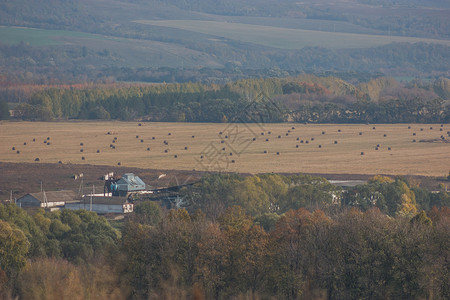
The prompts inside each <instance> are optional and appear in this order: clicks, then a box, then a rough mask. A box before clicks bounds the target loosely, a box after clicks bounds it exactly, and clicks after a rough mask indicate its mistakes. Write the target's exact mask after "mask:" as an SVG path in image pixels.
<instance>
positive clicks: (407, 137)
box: [0, 122, 450, 176]
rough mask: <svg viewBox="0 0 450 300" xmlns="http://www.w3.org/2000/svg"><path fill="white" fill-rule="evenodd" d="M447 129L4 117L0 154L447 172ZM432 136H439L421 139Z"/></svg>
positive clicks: (181, 165)
mask: <svg viewBox="0 0 450 300" xmlns="http://www.w3.org/2000/svg"><path fill="white" fill-rule="evenodd" d="M292 127H295V129H293V128H292ZM374 127H375V129H373V128H374ZM408 127H411V128H410V129H408ZM430 128H432V129H430ZM440 128H442V131H440ZM421 129H422V130H421ZM449 130H450V126H449V125H448V124H445V125H443V127H440V125H437V124H433V125H427V124H394V125H384V124H383V125H380V124H377V125H360V124H359V125H341V124H339V125H337V124H331V125H311V124H307V125H304V124H264V125H258V124H202V123H141V126H139V125H138V123H137V122H51V123H41V122H2V123H0V138H1V141H2V142H1V144H0V161H3V162H12V163H15V162H27V163H31V162H34V163H37V164H38V163H57V162H59V161H61V162H62V163H72V164H91V165H110V166H117V165H118V163H119V162H120V165H121V166H123V167H137V168H150V169H161V170H193V169H195V170H198V171H204V170H207V171H225V172H241V173H268V172H275V173H322V174H390V175H424V176H444V175H447V174H448V172H449V168H450V155H449V154H450V143H443V142H440V141H439V140H440V137H441V135H443V136H444V137H446V139H449V137H448V136H447V131H449ZM219 132H222V135H220V134H219ZM269 132H270V133H269ZM108 133H109V134H108ZM413 133H415V134H416V135H413ZM262 134H264V135H262ZM286 134H287V135H286ZM226 136H227V137H226ZM153 137H154V139H153ZM47 138H49V139H47ZM33 139H35V141H34V142H33ZM266 139H268V141H266ZM297 139H298V140H297ZM433 139H435V140H436V141H437V142H420V141H421V140H433ZM302 140H303V142H302ZM413 140H416V142H413ZM164 141H165V142H166V143H164ZM222 141H223V142H222ZM25 143H26V145H25ZM48 143H50V144H48ZM81 144H82V145H81ZM377 145H378V150H377V149H376V148H377ZM13 147H14V150H12V149H13ZM114 147H115V149H114ZM223 148H225V150H223ZM389 148H390V149H391V150H389ZM17 151H19V152H20V153H17ZM81 151H82V152H81ZM166 151H167V152H166ZM264 152H267V153H264ZM277 152H278V154H277ZM202 155H203V159H202V158H201V156H202ZM175 156H176V157H175ZM83 157H84V159H82V158H83ZM36 158H39V162H35V159H36ZM233 161H234V162H233Z"/></svg>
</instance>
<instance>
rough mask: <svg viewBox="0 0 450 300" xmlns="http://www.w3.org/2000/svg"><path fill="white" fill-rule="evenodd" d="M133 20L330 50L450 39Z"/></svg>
mask: <svg viewBox="0 0 450 300" xmlns="http://www.w3.org/2000/svg"><path fill="white" fill-rule="evenodd" d="M135 22H136V23H140V24H146V25H154V26H162V27H171V28H178V29H183V30H189V31H193V32H199V33H203V34H210V35H214V36H217V37H222V38H227V39H232V40H236V41H242V42H248V43H253V44H258V45H263V46H268V47H274V48H280V49H291V50H292V49H302V48H304V47H325V48H333V49H342V48H369V47H376V46H382V45H386V44H390V43H393V42H408V43H417V42H425V43H439V44H443V45H450V41H448V40H436V39H425V38H414V37H401V36H386V35H370V34H356V33H342V32H325V31H315V30H304V29H291V28H281V27H275V26H262V25H251V24H243V23H231V22H218V21H200V20H160V21H153V20H136V21H135Z"/></svg>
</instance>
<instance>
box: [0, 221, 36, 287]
mask: <svg viewBox="0 0 450 300" xmlns="http://www.w3.org/2000/svg"><path fill="white" fill-rule="evenodd" d="M29 246H30V243H29V242H28V239H27V238H26V236H25V234H24V233H23V232H22V230H20V229H18V228H16V227H15V226H14V225H13V226H11V225H10V224H9V223H7V222H5V221H2V220H0V270H4V271H5V272H6V275H7V276H9V277H10V278H15V277H16V276H17V274H18V273H20V271H21V270H22V269H23V268H24V267H25V263H26V255H27V254H28V249H29Z"/></svg>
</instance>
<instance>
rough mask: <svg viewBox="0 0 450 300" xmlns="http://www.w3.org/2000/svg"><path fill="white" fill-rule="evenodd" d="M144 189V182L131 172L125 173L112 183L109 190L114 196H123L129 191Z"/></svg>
mask: <svg viewBox="0 0 450 300" xmlns="http://www.w3.org/2000/svg"><path fill="white" fill-rule="evenodd" d="M143 190H145V183H144V182H143V181H142V179H140V178H139V177H138V176H135V175H134V174H133V173H125V174H123V175H122V178H120V179H119V180H117V181H116V182H115V183H112V186H111V191H112V193H113V195H114V196H125V195H126V194H127V193H130V192H138V191H143Z"/></svg>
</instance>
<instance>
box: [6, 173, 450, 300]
mask: <svg viewBox="0 0 450 300" xmlns="http://www.w3.org/2000/svg"><path fill="white" fill-rule="evenodd" d="M182 193H183V195H184V197H185V199H186V201H185V203H186V207H185V208H182V209H177V210H175V209H170V210H169V209H164V208H161V206H160V205H159V204H158V203H156V202H142V203H137V205H136V207H135V212H134V214H132V215H129V216H127V217H126V218H125V220H122V221H111V222H108V221H106V220H105V219H104V218H103V217H99V216H97V215H96V214H95V213H92V212H88V211H84V210H80V211H70V210H64V211H59V212H52V213H50V212H44V211H43V210H38V211H34V212H30V213H27V212H25V211H24V210H22V209H20V208H18V207H17V206H15V205H14V204H5V205H4V204H0V245H1V247H0V267H1V268H0V282H1V284H0V295H1V298H2V299H13V297H16V296H18V297H19V298H20V299H63V298H67V297H70V299H94V298H95V299H127V298H128V299H161V298H163V299H230V298H233V299H311V298H326V299H361V298H364V299H394V298H395V299H424V298H428V299H446V298H448V297H449V296H450V294H449V293H450V285H449V282H450V280H449V274H450V265H449V255H450V244H449V242H450V227H449V225H450V211H449V209H448V206H449V205H450V195H449V194H448V193H447V192H446V191H445V190H444V189H442V190H440V191H439V192H438V193H431V192H429V191H428V190H425V189H421V188H419V187H417V186H415V185H414V184H410V183H409V182H407V181H405V180H404V179H402V178H388V177H383V176H376V177H374V178H372V179H371V180H369V182H368V183H367V184H365V185H360V186H356V187H354V188H352V189H350V190H349V191H348V192H346V191H343V190H342V189H340V188H337V187H335V186H333V185H331V184H329V183H328V182H327V181H326V180H325V179H323V178H320V177H313V176H307V175H295V176H281V175H276V174H267V175H255V176H248V177H241V176H238V175H233V174H229V175H221V174H212V175H209V176H206V177H204V178H203V179H202V180H201V181H200V182H198V183H197V184H195V185H194V186H191V187H186V188H185V190H184V191H182Z"/></svg>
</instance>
